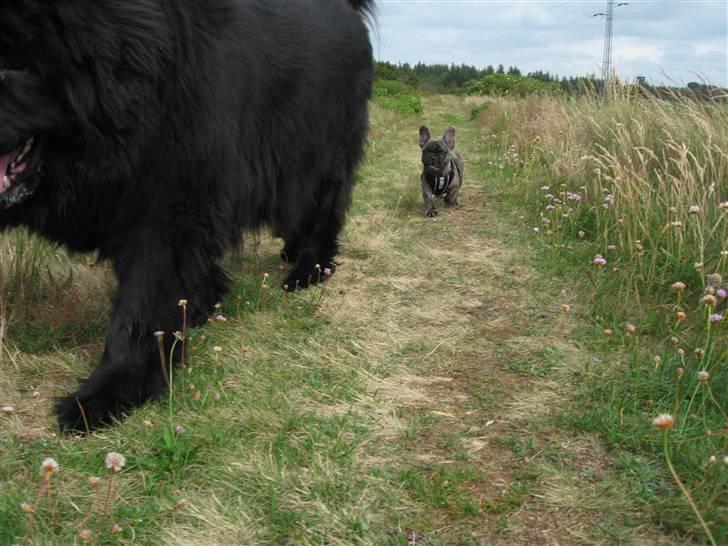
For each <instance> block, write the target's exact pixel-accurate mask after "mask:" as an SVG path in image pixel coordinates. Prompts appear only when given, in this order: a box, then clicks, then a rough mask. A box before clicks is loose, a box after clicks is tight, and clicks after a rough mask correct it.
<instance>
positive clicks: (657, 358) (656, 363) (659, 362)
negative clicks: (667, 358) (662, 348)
mask: <svg viewBox="0 0 728 546" xmlns="http://www.w3.org/2000/svg"><path fill="white" fill-rule="evenodd" d="M652 360H653V361H654V363H655V366H659V365H660V364H662V357H661V356H660V355H655V358H653V359H652Z"/></svg>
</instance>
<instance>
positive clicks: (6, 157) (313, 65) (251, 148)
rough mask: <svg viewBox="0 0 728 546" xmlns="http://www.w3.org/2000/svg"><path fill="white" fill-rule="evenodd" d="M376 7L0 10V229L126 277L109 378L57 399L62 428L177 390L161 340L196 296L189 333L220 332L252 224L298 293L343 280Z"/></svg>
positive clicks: (195, 0) (167, 5) (213, 0)
mask: <svg viewBox="0 0 728 546" xmlns="http://www.w3.org/2000/svg"><path fill="white" fill-rule="evenodd" d="M372 3H373V0H294V1H284V0H9V1H3V2H2V4H0V154H2V155H0V169H1V170H2V171H3V172H2V180H1V181H0V228H7V227H11V226H18V225H24V226H27V227H28V228H30V229H31V230H32V231H34V232H37V233H40V234H42V235H43V236H45V237H47V238H48V239H51V240H53V241H56V242H59V243H62V244H64V245H66V246H67V247H69V248H70V249H72V250H74V251H98V252H99V254H100V255H101V256H102V257H103V258H106V259H108V260H110V261H111V263H112V264H113V268H114V271H115V273H116V276H117V278H118V281H119V288H118V292H117V294H116V297H115V299H114V302H113V312H112V317H111V325H110V328H109V332H108V336H107V339H106V348H105V350H104V353H103V357H102V359H101V363H100V364H99V366H98V367H97V368H96V370H95V371H94V372H93V373H92V374H91V376H90V377H89V378H88V379H87V380H86V381H84V382H83V383H82V384H81V386H80V388H79V390H78V392H77V393H75V394H72V395H70V396H68V397H66V398H63V399H61V400H60V401H59V403H58V406H57V411H58V419H59V422H60V424H61V426H62V427H63V428H64V429H67V430H83V429H84V428H85V426H86V424H87V425H88V426H90V427H94V426H98V425H99V424H104V423H108V422H110V421H111V420H112V418H114V417H118V416H120V415H121V412H122V411H123V410H125V409H128V408H130V407H132V406H134V405H137V404H139V403H141V402H142V401H144V400H146V399H148V398H150V397H154V396H156V395H158V394H160V393H161V392H162V391H163V390H164V389H165V387H166V384H165V379H164V375H163V373H162V367H161V366H160V362H159V356H158V351H157V347H156V344H155V340H154V338H153V332H155V331H157V330H165V331H167V332H171V331H173V330H178V329H179V328H180V310H179V308H178V305H177V304H178V301H179V300H180V299H182V298H184V299H187V300H188V301H189V317H190V324H192V325H194V324H200V323H202V322H204V321H205V320H206V317H207V315H208V313H209V312H210V310H211V309H212V308H213V306H214V304H215V302H217V301H218V300H219V299H220V297H221V295H222V294H223V293H224V292H225V290H226V285H227V275H226V274H225V272H224V271H223V270H222V269H221V268H220V267H219V266H218V265H217V264H216V262H217V260H218V259H219V258H220V257H221V256H222V254H223V252H224V251H225V249H226V247H228V246H229V245H231V244H234V243H236V242H237V241H238V240H239V237H240V232H241V229H242V230H244V229H255V228H258V227H260V226H264V225H267V226H270V228H271V229H272V231H273V233H275V234H276V235H279V236H280V237H282V238H283V240H284V242H285V244H284V248H283V254H284V256H285V257H286V259H287V260H288V262H289V263H290V264H291V268H290V272H289V273H288V276H287V278H286V280H285V284H286V285H287V286H288V287H289V288H290V289H295V288H296V287H306V286H307V285H308V284H309V282H312V281H316V280H317V279H318V278H319V275H318V273H317V270H316V265H317V264H320V266H321V267H322V268H325V267H327V266H329V267H333V264H332V260H333V258H334V256H335V255H336V253H337V237H338V234H339V232H340V230H341V228H342V226H343V223H344V217H345V213H346V210H347V208H348V206H349V202H350V198H351V192H352V185H353V180H354V170H355V168H356V166H357V163H358V162H359V160H360V158H361V156H362V150H363V143H364V140H365V137H366V130H367V100H368V98H369V96H370V92H371V85H372V72H373V70H372V51H371V44H370V42H369V35H368V31H367V28H366V24H365V19H366V16H367V13H366V12H368V11H370V10H371V8H372ZM166 338H167V342H168V343H169V340H170V338H171V336H170V335H168V336H166ZM169 348H170V347H169V345H168V346H167V349H169Z"/></svg>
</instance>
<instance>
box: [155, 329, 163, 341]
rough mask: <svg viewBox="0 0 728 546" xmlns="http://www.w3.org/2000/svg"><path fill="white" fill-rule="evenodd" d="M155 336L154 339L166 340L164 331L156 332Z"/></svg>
mask: <svg viewBox="0 0 728 546" xmlns="http://www.w3.org/2000/svg"><path fill="white" fill-rule="evenodd" d="M153 335H154V337H156V338H157V339H160V338H164V332H163V331H161V330H157V331H156V332H154V334H153Z"/></svg>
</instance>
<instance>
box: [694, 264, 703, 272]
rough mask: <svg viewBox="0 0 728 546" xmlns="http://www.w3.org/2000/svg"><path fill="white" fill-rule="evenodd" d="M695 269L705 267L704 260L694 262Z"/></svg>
mask: <svg viewBox="0 0 728 546" xmlns="http://www.w3.org/2000/svg"><path fill="white" fill-rule="evenodd" d="M693 269H696V270H698V269H703V262H695V263H694V264H693Z"/></svg>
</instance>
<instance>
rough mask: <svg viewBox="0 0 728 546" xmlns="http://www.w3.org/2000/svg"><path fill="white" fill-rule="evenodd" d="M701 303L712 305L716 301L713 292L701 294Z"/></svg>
mask: <svg viewBox="0 0 728 546" xmlns="http://www.w3.org/2000/svg"><path fill="white" fill-rule="evenodd" d="M703 303H704V304H705V305H707V306H708V307H713V306H714V305H715V304H716V303H717V300H716V298H715V296H714V295H713V294H708V295H706V296H703Z"/></svg>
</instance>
